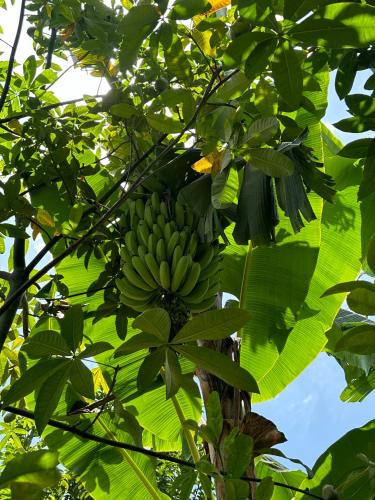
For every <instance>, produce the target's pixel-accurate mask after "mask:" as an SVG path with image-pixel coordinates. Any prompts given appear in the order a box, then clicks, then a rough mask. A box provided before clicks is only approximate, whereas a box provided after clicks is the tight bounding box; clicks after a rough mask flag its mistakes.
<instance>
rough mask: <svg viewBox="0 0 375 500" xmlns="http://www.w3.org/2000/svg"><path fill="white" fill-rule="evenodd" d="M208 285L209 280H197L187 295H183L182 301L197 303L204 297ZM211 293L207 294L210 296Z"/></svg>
mask: <svg viewBox="0 0 375 500" xmlns="http://www.w3.org/2000/svg"><path fill="white" fill-rule="evenodd" d="M208 287H209V280H204V281H200V282H198V284H197V286H196V287H195V288H194V290H193V291H192V292H191V293H190V294H189V295H187V296H186V297H184V302H186V304H199V303H200V302H202V301H203V300H204V299H205V298H206V295H207V292H208V290H209V288H208ZM212 295H213V294H210V295H208V296H209V297H211V296H212Z"/></svg>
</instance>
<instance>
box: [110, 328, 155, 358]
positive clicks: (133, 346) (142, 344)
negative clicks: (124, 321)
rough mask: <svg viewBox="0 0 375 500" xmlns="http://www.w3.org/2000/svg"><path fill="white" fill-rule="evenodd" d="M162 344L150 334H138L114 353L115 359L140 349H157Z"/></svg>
mask: <svg viewBox="0 0 375 500" xmlns="http://www.w3.org/2000/svg"><path fill="white" fill-rule="evenodd" d="M162 344H163V343H162V342H161V341H160V339H159V338H158V337H155V336H154V335H151V334H150V333H139V334H138V335H134V337H132V338H131V339H129V340H127V341H126V342H125V343H124V344H122V345H120V347H119V348H118V349H117V350H116V351H115V355H114V356H115V358H118V357H119V356H124V355H125V354H130V353H132V352H137V351H140V350H141V349H149V348H150V347H159V346H161V345H162Z"/></svg>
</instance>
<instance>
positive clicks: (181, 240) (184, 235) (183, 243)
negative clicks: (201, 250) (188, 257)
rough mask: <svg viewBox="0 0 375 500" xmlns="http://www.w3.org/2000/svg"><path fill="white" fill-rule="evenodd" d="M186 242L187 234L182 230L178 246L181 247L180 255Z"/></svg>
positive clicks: (183, 251)
mask: <svg viewBox="0 0 375 500" xmlns="http://www.w3.org/2000/svg"><path fill="white" fill-rule="evenodd" d="M187 241H188V233H187V232H186V231H185V230H184V231H181V232H180V241H179V243H178V244H179V245H180V247H181V250H182V253H185V246H186V242H187Z"/></svg>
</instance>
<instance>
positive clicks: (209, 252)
mask: <svg viewBox="0 0 375 500" xmlns="http://www.w3.org/2000/svg"><path fill="white" fill-rule="evenodd" d="M214 255H215V250H214V249H213V247H212V246H208V247H206V248H205V250H204V251H203V254H202V256H201V257H200V258H199V261H198V262H199V264H200V265H201V270H202V271H203V269H206V267H207V266H208V265H209V264H210V263H211V261H212V259H213V258H214Z"/></svg>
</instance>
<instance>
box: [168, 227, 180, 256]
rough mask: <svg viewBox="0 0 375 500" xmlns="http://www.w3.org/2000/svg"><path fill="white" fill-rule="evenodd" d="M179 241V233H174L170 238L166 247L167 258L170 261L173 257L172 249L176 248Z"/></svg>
mask: <svg viewBox="0 0 375 500" xmlns="http://www.w3.org/2000/svg"><path fill="white" fill-rule="evenodd" d="M179 240H180V233H179V232H178V231H175V232H174V233H173V234H172V236H171V237H170V239H169V241H168V245H167V258H168V260H170V259H171V258H172V256H173V252H174V249H175V248H176V246H177V244H178V242H179Z"/></svg>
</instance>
